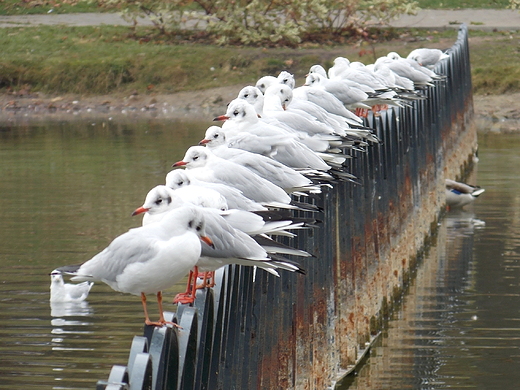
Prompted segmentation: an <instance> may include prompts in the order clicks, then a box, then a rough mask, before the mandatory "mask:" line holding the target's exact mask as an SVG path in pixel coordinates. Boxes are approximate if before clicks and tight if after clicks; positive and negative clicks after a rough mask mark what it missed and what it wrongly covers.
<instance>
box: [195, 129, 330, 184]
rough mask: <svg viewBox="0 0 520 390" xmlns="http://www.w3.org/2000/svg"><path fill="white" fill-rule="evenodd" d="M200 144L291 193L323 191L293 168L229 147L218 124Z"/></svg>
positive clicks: (206, 134)
mask: <svg viewBox="0 0 520 390" xmlns="http://www.w3.org/2000/svg"><path fill="white" fill-rule="evenodd" d="M199 144H201V145H206V147H207V148H209V149H210V150H211V151H212V152H213V154H215V155H216V156H218V157H220V158H223V159H225V160H227V161H232V162H234V163H237V164H240V165H242V166H243V167H245V168H247V169H249V170H251V171H252V172H254V173H256V174H257V175H259V176H261V177H263V178H264V179H266V180H269V181H270V182H271V183H274V184H276V185H277V186H278V187H281V188H283V189H284V190H285V191H287V192H289V193H292V192H295V191H302V192H307V191H310V192H321V190H320V187H319V186H315V185H314V184H313V183H312V181H311V180H310V179H308V178H307V177H305V176H304V175H302V174H301V173H300V172H298V171H296V170H294V169H293V168H290V167H288V166H286V165H283V164H282V163H280V162H278V161H276V160H273V159H272V158H269V157H266V156H263V155H261V154H257V153H252V152H249V151H247V150H242V149H236V148H229V147H228V146H227V143H226V135H225V133H224V131H223V130H222V129H221V128H220V127H218V126H210V127H209V128H208V129H207V130H206V133H205V135H204V139H202V140H201V141H200V142H199Z"/></svg>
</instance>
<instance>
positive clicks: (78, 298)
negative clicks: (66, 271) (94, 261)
mask: <svg viewBox="0 0 520 390" xmlns="http://www.w3.org/2000/svg"><path fill="white" fill-rule="evenodd" d="M50 276H51V286H50V290H51V295H50V301H51V302H83V301H84V300H85V299H87V297H88V293H89V292H90V289H91V288H92V286H93V285H94V283H93V282H83V283H78V284H72V283H65V282H64V281H63V274H62V273H61V272H59V271H57V270H54V271H52V272H51V273H50Z"/></svg>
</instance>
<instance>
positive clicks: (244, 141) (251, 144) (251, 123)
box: [213, 99, 330, 171]
mask: <svg viewBox="0 0 520 390" xmlns="http://www.w3.org/2000/svg"><path fill="white" fill-rule="evenodd" d="M213 120H215V121H226V123H227V122H229V124H230V125H229V126H228V127H226V128H225V129H224V130H225V134H226V139H227V141H228V146H230V147H234V148H239V149H244V150H248V151H250V152H253V153H259V154H263V155H266V156H268V157H271V158H273V159H275V160H276V161H279V162H281V163H282V164H284V165H287V166H289V167H291V168H312V169H317V170H320V171H328V170H329V169H330V166H329V165H327V163H326V162H325V161H324V160H323V159H322V158H321V157H319V156H318V155H317V154H316V153H315V152H314V151H313V150H311V149H310V148H309V147H307V146H306V145H304V144H303V143H302V142H300V141H299V140H298V139H297V137H298V136H297V134H295V133H291V132H289V131H287V130H285V129H282V128H280V127H277V126H273V125H270V124H269V123H265V122H261V121H260V119H259V118H258V115H257V113H256V111H255V108H254V107H253V106H252V105H251V104H249V103H248V102H246V101H245V100H243V99H235V100H233V101H231V103H229V106H228V108H227V111H226V114H225V115H220V116H218V117H216V118H215V119H213Z"/></svg>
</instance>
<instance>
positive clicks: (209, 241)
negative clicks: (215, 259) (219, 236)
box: [200, 236, 215, 249]
mask: <svg viewBox="0 0 520 390" xmlns="http://www.w3.org/2000/svg"><path fill="white" fill-rule="evenodd" d="M200 239H201V240H202V241H204V242H205V243H206V244H208V245H209V246H210V247H212V248H213V249H215V244H213V241H211V238H209V237H207V236H200Z"/></svg>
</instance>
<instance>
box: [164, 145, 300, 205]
mask: <svg viewBox="0 0 520 390" xmlns="http://www.w3.org/2000/svg"><path fill="white" fill-rule="evenodd" d="M173 166H174V167H181V166H185V167H186V169H188V170H189V172H190V174H192V175H193V176H194V177H196V178H198V179H199V180H205V181H210V182H214V183H223V184H227V185H230V186H232V187H235V188H237V189H239V190H240V191H242V193H243V194H244V196H246V197H248V198H249V199H253V200H254V201H256V202H279V203H285V204H289V203H290V202H291V197H290V196H289V195H288V194H287V193H286V192H285V191H284V190H283V189H282V188H280V187H278V186H277V185H275V184H273V183H271V182H270V181H268V180H266V179H264V178H262V177H260V176H258V175H257V174H256V173H254V172H252V171H250V170H249V169H247V168H245V167H243V166H241V165H239V164H237V163H234V162H231V161H227V160H224V159H223V158H220V157H217V156H215V155H214V154H213V153H212V152H211V151H210V150H209V149H208V148H205V147H204V146H192V147H190V148H189V149H188V150H187V151H186V154H185V155H184V158H183V159H182V160H181V161H177V162H176V163H174V164H173Z"/></svg>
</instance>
